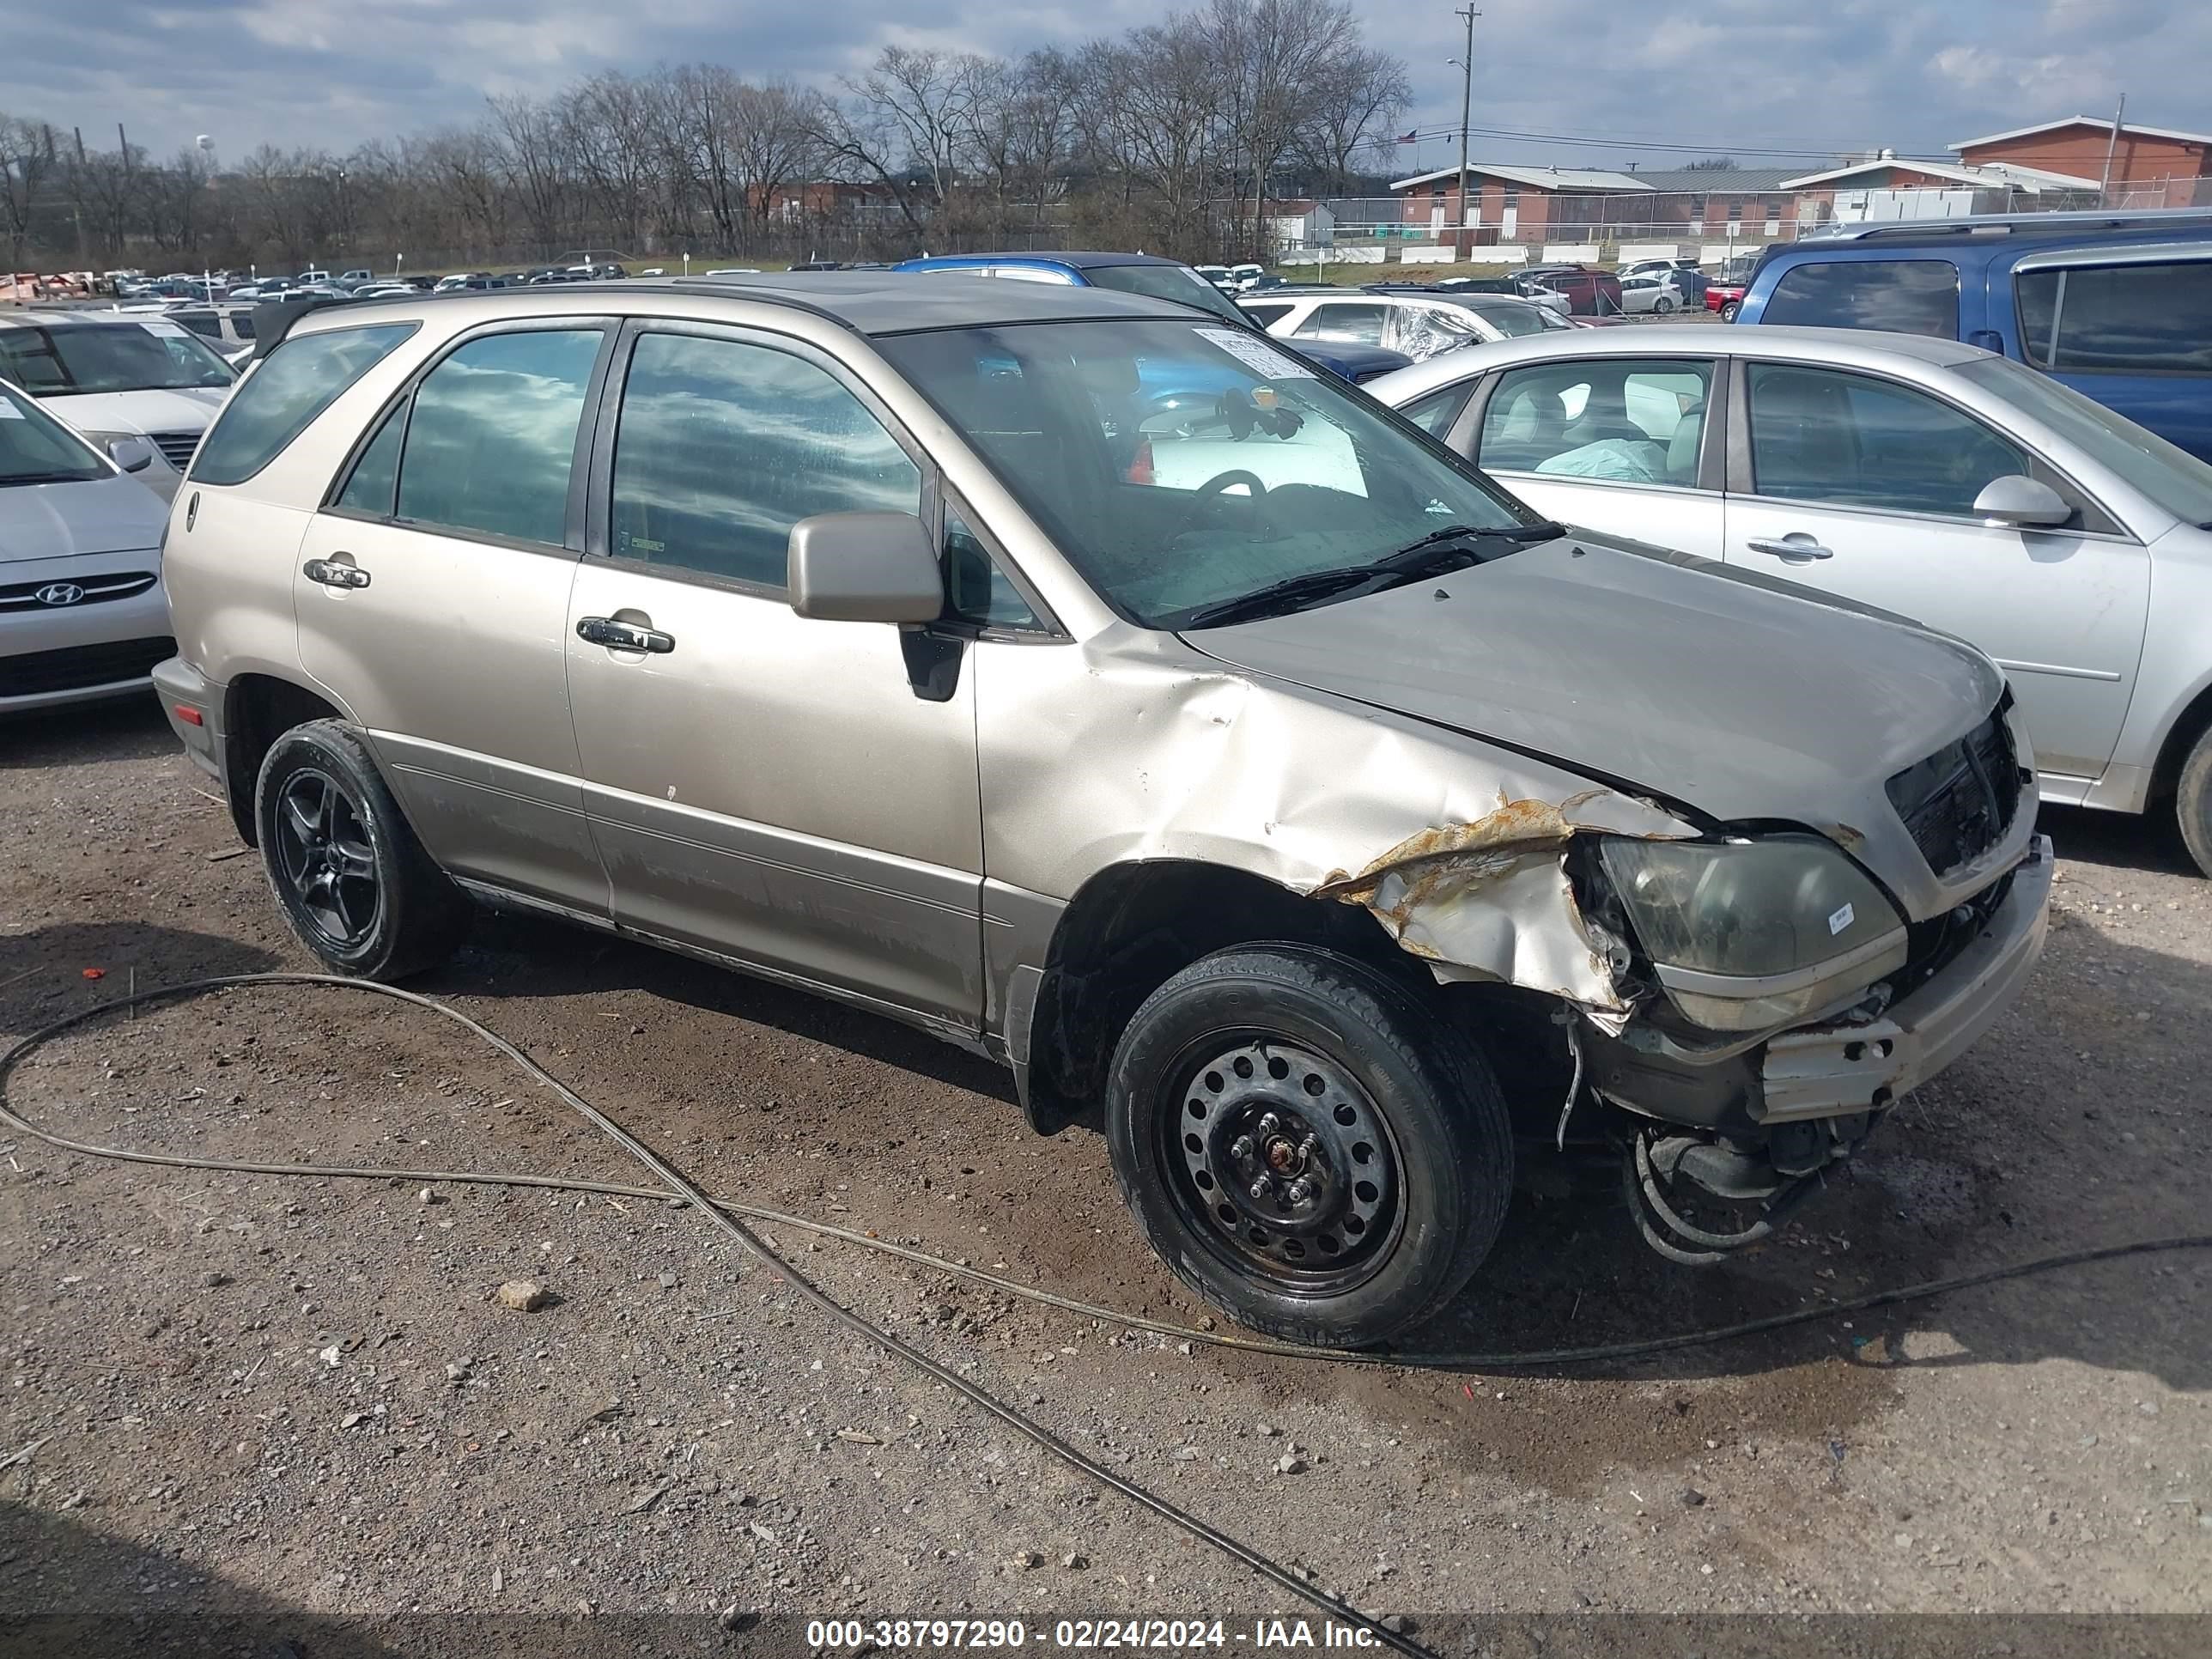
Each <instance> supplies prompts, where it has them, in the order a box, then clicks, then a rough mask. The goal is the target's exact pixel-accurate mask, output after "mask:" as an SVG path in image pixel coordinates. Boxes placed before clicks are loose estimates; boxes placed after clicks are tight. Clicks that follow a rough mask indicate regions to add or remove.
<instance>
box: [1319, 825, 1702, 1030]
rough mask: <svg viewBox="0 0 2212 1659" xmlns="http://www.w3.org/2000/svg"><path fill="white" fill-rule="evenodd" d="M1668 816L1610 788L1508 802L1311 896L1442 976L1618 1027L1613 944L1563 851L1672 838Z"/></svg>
mask: <svg viewBox="0 0 2212 1659" xmlns="http://www.w3.org/2000/svg"><path fill="white" fill-rule="evenodd" d="M1692 833H1693V832H1692V830H1691V829H1689V828H1688V827H1687V826H1686V825H1685V824H1683V823H1681V822H1680V820H1678V819H1676V818H1675V817H1674V816H1673V815H1672V814H1670V813H1668V812H1666V811H1662V809H1661V808H1659V807H1657V806H1655V805H1652V804H1651V803H1650V802H1649V801H1645V800H1640V799H1637V798H1635V797H1633V796H1630V795H1622V794H1620V793H1616V792H1614V791H1613V790H1610V789H1587V790H1584V791H1583V792H1582V793H1578V794H1575V795H1571V796H1569V797H1568V798H1567V799H1565V800H1563V801H1560V802H1559V803H1557V804H1556V805H1554V804H1553V803H1552V802H1550V801H1544V800H1534V799H1519V800H1515V799H1505V798H1504V792H1502V791H1501V792H1500V799H1499V803H1498V809H1497V811H1493V812H1491V813H1488V814H1486V816H1485V817H1480V818H1478V819H1475V820H1474V821H1473V822H1471V823H1450V824H1442V825H1437V826H1433V827H1431V828H1429V829H1423V830H1421V831H1419V833H1417V834H1415V835H1413V836H1407V838H1406V839H1405V840H1404V841H1401V842H1399V843H1398V844H1397V845H1396V846H1395V847H1393V848H1390V849H1389V851H1388V852H1386V853H1383V854H1381V855H1380V856H1379V857H1377V858H1376V859H1374V860H1371V861H1370V862H1369V863H1368V864H1367V865H1366V866H1364V868H1362V869H1361V870H1359V871H1358V872H1357V873H1355V874H1349V875H1347V874H1344V873H1341V872H1338V873H1333V874H1332V875H1330V877H1329V878H1328V879H1327V880H1326V881H1323V882H1322V883H1321V884H1319V885H1318V886H1316V887H1315V888H1313V889H1312V890H1311V893H1312V896H1314V897H1316V898H1333V899H1335V900H1338V901H1339V902H1342V903H1346V904H1359V905H1364V906H1365V907H1366V908H1367V909H1368V910H1369V911H1370V913H1371V914H1372V915H1374V917H1375V919H1376V921H1379V922H1381V923H1382V925H1383V928H1384V929H1385V930H1386V931H1387V932H1388V933H1389V935H1390V936H1391V938H1393V939H1395V940H1396V941H1397V942H1398V944H1399V945H1401V946H1402V947H1403V948H1404V949H1405V950H1407V951H1411V952H1412V953H1413V955H1415V956H1417V957H1422V958H1423V959H1424V960H1425V961H1427V962H1428V963H1430V965H1431V969H1433V970H1434V971H1435V972H1436V974H1437V977H1438V978H1440V979H1454V978H1466V979H1503V980H1505V981H1510V983H1513V984H1516V985H1524V986H1528V987H1530V988H1532V989H1535V990H1541V991H1548V992H1550V993H1551V994H1553V995H1555V996H1560V997H1564V998H1565V999H1567V1000H1569V1001H1571V1002H1575V1003H1577V1004H1580V1005H1581V1006H1583V1007H1585V1008H1588V1009H1590V1010H1592V1011H1594V1012H1599V1013H1602V1014H1605V1015H1609V1016H1612V1017H1613V1018H1616V1019H1622V1018H1626V1015H1627V1013H1628V1012H1629V1006H1628V1003H1627V1002H1626V1000H1625V999H1624V998H1623V997H1622V996H1621V994H1620V988H1619V986H1618V984H1617V981H1616V979H1615V975H1614V971H1613V941H1611V940H1609V939H1604V938H1601V937H1600V936H1599V934H1598V933H1596V932H1595V931H1594V930H1593V929H1592V928H1591V927H1590V926H1589V923H1588V922H1587V921H1585V920H1584V919H1583V915H1582V910H1581V907H1580V906H1579V905H1577V903H1576V902H1575V896H1574V889H1573V886H1572V884H1571V883H1570V882H1569V881H1568V879H1567V873H1566V866H1565V848H1566V846H1567V843H1568V842H1569V841H1570V840H1571V839H1572V838H1573V837H1574V836H1577V835H1589V834H1603V835H1620V836H1647V837H1650V838H1653V839H1660V840H1679V839H1681V838H1683V837H1685V836H1689V835H1691V834H1692Z"/></svg>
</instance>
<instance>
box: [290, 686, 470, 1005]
mask: <svg viewBox="0 0 2212 1659" xmlns="http://www.w3.org/2000/svg"><path fill="white" fill-rule="evenodd" d="M253 812H254V822H255V824H256V826H257V827H258V830H259V840H260V843H261V864H262V868H263V870H264V872H265V873H266V874H267V875H268V878H269V886H270V891H272V892H273V893H275V894H276V903H277V906H278V908H281V909H282V910H283V912H284V919H285V921H288V922H289V923H290V924H291V927H292V932H293V933H294V934H295V935H296V936H297V937H298V939H299V940H300V943H301V944H302V945H306V946H307V949H308V950H310V951H313V952H314V953H315V955H316V956H318V957H320V958H321V959H322V961H323V962H324V963H325V965H327V966H328V967H330V968H331V969H333V970H335V971H336V972H338V973H341V974H349V975H354V976H355V977H356V978H360V979H374V980H383V981H394V980H400V979H404V978H406V977H407V976H408V975H411V974H418V973H421V972H422V971H423V970H424V969H428V968H435V966H437V965H438V964H439V963H441V962H443V961H445V960H446V958H447V957H450V956H451V955H453V951H455V950H456V949H458V948H459V945H460V942H461V939H462V938H463V937H464V936H465V934H466V933H467V932H468V927H469V921H470V918H471V914H472V911H471V906H470V903H469V901H468V898H467V896H465V894H463V893H462V891H461V890H460V889H459V888H458V887H456V886H454V885H453V882H452V880H451V879H450V878H448V877H447V875H446V873H445V872H443V871H442V870H441V869H439V868H438V866H436V865H435V864H434V863H432V862H431V860H430V855H429V854H428V853H426V852H424V851H423V850H422V842H418V841H417V840H416V838H415V831H414V830H413V829H411V828H410V826H409V824H408V823H407V820H406V818H405V817H404V815H403V814H402V813H401V812H400V810H399V803H398V801H396V800H394V799H392V791H391V790H390V788H388V787H386V784H385V781H384V777H383V775H382V774H381V773H380V772H379V771H378V770H377V769H376V763H375V762H374V760H373V759H372V758H370V756H369V753H368V749H367V748H366V747H365V746H363V744H362V741H361V739H360V738H358V737H356V735H355V734H354V733H353V732H350V731H349V730H348V729H347V728H346V727H345V726H342V725H340V724H339V723H338V722H337V721H336V720H313V721H310V722H309V723H308V724H307V725H305V726H294V727H293V728H292V729H291V730H290V731H289V732H285V733H284V735H283V737H281V738H277V739H276V742H275V743H274V744H270V749H269V753H268V755H267V756H266V757H264V759H263V761H262V763H261V775H260V779H259V781H258V783H257V784H256V786H255V788H254V793H253Z"/></svg>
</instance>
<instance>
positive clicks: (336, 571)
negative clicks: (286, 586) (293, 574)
mask: <svg viewBox="0 0 2212 1659" xmlns="http://www.w3.org/2000/svg"><path fill="white" fill-rule="evenodd" d="M300 574H301V575H303V576H305V577H306V578H307V580H309V581H311V582H320V583H321V584H322V585H323V586H325V587H366V586H368V572H367V571H366V570H363V569H362V568H361V567H360V566H359V565H357V564H340V563H338V562H337V561H336V560H334V559H310V560H308V561H307V563H305V564H303V565H301V567H300Z"/></svg>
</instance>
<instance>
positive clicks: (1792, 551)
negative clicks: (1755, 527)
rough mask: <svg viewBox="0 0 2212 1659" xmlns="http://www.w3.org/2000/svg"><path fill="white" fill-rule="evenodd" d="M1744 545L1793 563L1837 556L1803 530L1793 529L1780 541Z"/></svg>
mask: <svg viewBox="0 0 2212 1659" xmlns="http://www.w3.org/2000/svg"><path fill="white" fill-rule="evenodd" d="M1744 545H1745V546H1746V547H1747V548H1749V549H1750V550H1752V551H1753V552H1754V553H1771V554H1772V555H1773V556H1775V557H1776V558H1778V559H1787V560H1789V561H1790V562H1791V563H1793V564H1802V563H1803V562H1806V561H1807V560H1808V559H1832V558H1834V557H1835V555H1834V554H1833V553H1832V552H1830V551H1829V550H1827V549H1826V548H1825V547H1823V546H1821V545H1820V543H1818V542H1816V541H1814V539H1813V538H1811V537H1810V536H1808V535H1807V534H1806V533H1805V532H1803V531H1802V530H1793V531H1792V532H1790V534H1788V535H1787V536H1784V538H1782V539H1781V540H1780V541H1778V542H1746V543H1745V544H1744Z"/></svg>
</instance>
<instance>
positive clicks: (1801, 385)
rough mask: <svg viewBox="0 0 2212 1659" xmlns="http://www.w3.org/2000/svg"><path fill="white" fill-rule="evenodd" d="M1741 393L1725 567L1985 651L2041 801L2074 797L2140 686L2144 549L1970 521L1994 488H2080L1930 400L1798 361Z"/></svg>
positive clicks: (2070, 532)
mask: <svg viewBox="0 0 2212 1659" xmlns="http://www.w3.org/2000/svg"><path fill="white" fill-rule="evenodd" d="M1744 384H1745V387H1746V390H1747V401H1748V407H1747V410H1745V412H1744V415H1743V417H1742V418H1743V419H1745V420H1746V421H1747V424H1748V437H1749V444H1748V457H1749V463H1750V474H1749V476H1748V477H1744V478H1741V479H1736V478H1731V479H1730V481H1729V489H1730V493H1729V498H1728V509H1727V515H1728V554H1727V557H1728V562H1729V563H1731V564H1741V565H1744V566H1747V568H1754V569H1760V570H1765V571H1767V572H1770V573H1771V574H1776V575H1780V576H1785V577H1787V578H1789V579H1790V580H1792V581H1796V582H1802V583H1805V584H1806V585H1808V586H1814V587H1820V588H1825V589H1826V590H1828V591H1829V592H1835V593H1841V594H1844V595H1847V596H1848V597H1850V598H1851V599H1859V600H1863V601H1864V602H1865V603H1867V604H1869V605H1879V606H1881V608H1882V609H1884V610H1886V611H1896V612H1898V613H1899V614H1900V615H1903V616H1906V617H1912V618H1914V619H1915V620H1917V621H1919V622H1923V623H1927V624H1928V625H1929V627H1931V628H1937V629H1942V630H1943V631H1944V632H1946V633H1950V634H1955V635H1959V637H1960V638H1961V639H1964V640H1966V641H1971V642H1972V644H1974V645H1977V646H1979V647H1981V648H1982V649H1983V650H1984V651H1986V652H1988V653H1990V656H1992V657H1994V658H1996V659H1997V661H1998V663H1999V664H2000V665H2002V667H2003V669H2004V671H2005V674H2006V677H2007V678H2008V679H2009V680H2010V681H2011V683H2012V686H2013V690H2014V692H2015V695H2016V696H2018V698H2019V700H2020V706H2021V712H2022V713H2023V714H2024V715H2025V716H2026V717H2027V729H2028V738H2029V740H2030V741H2031V742H2032V743H2033V744H2034V746H2035V753H2036V761H2037V763H2038V765H2039V767H2040V768H2041V769H2042V770H2043V773H2044V785H2045V790H2046V791H2047V792H2048V793H2051V794H2052V795H2054V796H2055V797H2058V798H2062V799H2063V798H2066V797H2069V796H2072V797H2074V798H2076V799H2078V798H2079V795H2080V793H2081V789H2082V788H2084V787H2087V781H2090V780H2093V779H2095V778H2097V777H2098V776H2100V775H2101V774H2102V773H2103V772H2104V769H2105V767H2106V763H2108V762H2109V761H2110V760H2111V759H2112V749H2113V745H2114V744H2115V743H2117V741H2118V738H2119V732H2120V723H2121V721H2122V720H2123V719H2124V716H2125V715H2126V714H2127V708H2128V698H2129V696H2130V693H2131V692H2132V690H2133V689H2134V683H2135V675H2136V659H2137V657H2138V656H2139V654H2140V653H2141V650H2142V638H2143V627H2144V623H2145V619H2146V617H2147V614H2148V605H2149V599H2150V565H2149V560H2148V556H2147V555H2146V554H2145V553H2144V551H2143V549H2142V546H2141V545H2140V544H2137V543H2136V542H2135V541H2134V540H2132V539H2131V538H2128V537H2126V536H2124V535H2119V534H2104V533H2099V532H2093V531H2085V530H2074V529H2062V530H2049V531H2043V530H2018V529H2014V528H2010V527H2008V526H1991V525H1986V524H1984V523H1983V522H1982V521H1981V520H1978V519H1977V518H1975V517H1974V516H1973V513H1972V507H1973V502H1974V498H1975V497H1976V496H1977V495H1980V493H1981V492H1982V489H1983V488H1984V486H1985V485H1987V484H1988V483H1990V480H1991V479H1993V478H1998V477H2006V476H2008V475H2010V474H2020V473H2024V474H2032V475H2034V476H2039V477H2045V481H2046V482H2050V483H2053V485H2054V487H2057V488H2060V489H2061V493H2062V494H2064V493H2066V492H2067V490H2068V489H2070V486H2069V485H2067V484H2066V483H2065V481H2064V480H2063V478H2057V477H2053V476H2049V475H2048V470H2047V469H2044V470H2042V471H2039V469H2038V465H2037V463H2036V461H2035V460H2034V459H2033V457H2031V456H2030V455H2029V454H2027V453H2026V452H2025V451H2023V450H2022V449H2021V448H2020V447H2018V446H2017V445H2015V444H2014V443H2013V442H2012V441H2010V440H2008V439H2007V438H2004V437H2002V436H2001V435H1998V434H1997V433H1996V432H1995V431H1993V430H1991V429H1990V428H1989V427H1987V426H1985V425H1984V424H1983V423H1982V422H1980V421H1979V420H1978V419H1977V418H1975V417H1974V416H1972V415H1970V414H1968V413H1967V412H1966V410H1961V409H1959V408H1957V407H1956V406H1954V405H1953V404H1949V403H1947V402H1945V401H1943V400H1942V399H1941V398H1936V397H1935V396H1933V395H1932V394H1930V393H1929V392H1923V391H1921V390H1918V389H1916V388H1913V387H1910V386H1904V385H1901V384H1899V383H1898V382H1896V381H1893V380H1883V379H1880V378H1877V377H1875V376H1872V375H1865V374H1845V373H1841V372H1838V371H1837V370H1833V369H1826V368H1803V367H1799V366H1798V365H1796V364H1793V363H1764V362H1759V363H1747V364H1746V365H1744ZM2083 505H2084V506H2085V507H2086V506H2093V504H2087V503H2084V504H2083Z"/></svg>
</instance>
